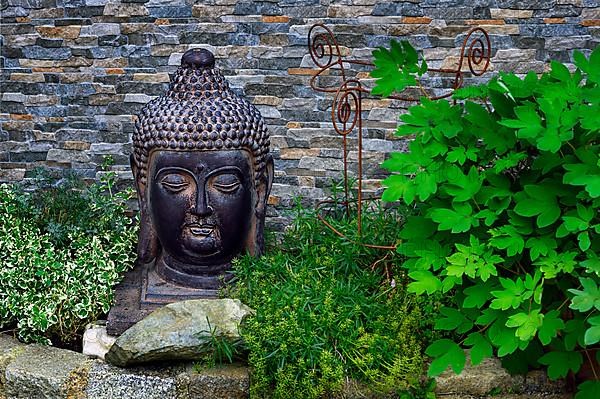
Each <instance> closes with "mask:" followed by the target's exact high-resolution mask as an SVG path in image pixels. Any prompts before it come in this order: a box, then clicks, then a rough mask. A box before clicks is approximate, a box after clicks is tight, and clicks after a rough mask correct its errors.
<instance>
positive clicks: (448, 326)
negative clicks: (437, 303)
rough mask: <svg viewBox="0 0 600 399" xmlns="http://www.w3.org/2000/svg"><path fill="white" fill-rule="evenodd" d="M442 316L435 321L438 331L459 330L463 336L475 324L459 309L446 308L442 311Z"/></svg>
mask: <svg viewBox="0 0 600 399" xmlns="http://www.w3.org/2000/svg"><path fill="white" fill-rule="evenodd" d="M440 314H441V316H438V317H437V318H436V320H435V329H436V330H448V331H452V330H457V332H458V333H459V334H461V333H464V332H466V331H468V330H470V329H471V327H473V322H472V321H470V320H469V319H467V318H466V317H465V316H464V314H463V313H461V312H460V311H459V310H457V309H454V308H449V307H447V306H444V307H442V308H441V309H440Z"/></svg>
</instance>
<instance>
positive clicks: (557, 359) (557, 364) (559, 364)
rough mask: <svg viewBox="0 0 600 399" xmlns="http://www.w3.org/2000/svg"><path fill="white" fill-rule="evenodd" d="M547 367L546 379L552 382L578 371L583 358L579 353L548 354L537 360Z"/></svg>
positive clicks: (557, 352)
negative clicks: (570, 372) (548, 378)
mask: <svg viewBox="0 0 600 399" xmlns="http://www.w3.org/2000/svg"><path fill="white" fill-rule="evenodd" d="M538 361H539V362H540V363H541V364H543V365H546V366H548V377H550V378H551V379H553V380H556V379H558V378H563V377H566V376H567V374H568V373H569V371H573V372H574V373H576V372H578V371H579V368H580V367H581V363H583V358H582V356H581V353H579V352H559V351H556V352H548V353H546V354H545V355H544V356H542V357H541V358H539V360H538Z"/></svg>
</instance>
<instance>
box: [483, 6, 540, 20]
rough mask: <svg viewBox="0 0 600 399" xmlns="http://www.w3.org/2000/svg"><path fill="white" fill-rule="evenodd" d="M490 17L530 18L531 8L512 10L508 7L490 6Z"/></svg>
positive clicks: (531, 14)
mask: <svg viewBox="0 0 600 399" xmlns="http://www.w3.org/2000/svg"><path fill="white" fill-rule="evenodd" d="M490 15H491V17H492V18H531V17H532V16H533V10H513V9H509V8H490Z"/></svg>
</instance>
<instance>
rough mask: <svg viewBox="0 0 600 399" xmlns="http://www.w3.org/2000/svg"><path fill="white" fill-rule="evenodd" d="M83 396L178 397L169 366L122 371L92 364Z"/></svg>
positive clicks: (102, 398) (105, 398)
mask: <svg viewBox="0 0 600 399" xmlns="http://www.w3.org/2000/svg"><path fill="white" fill-rule="evenodd" d="M88 381H89V382H88V385H87V388H86V391H85V392H86V394H87V395H88V398H94V399H140V398H144V399H170V398H176V397H177V384H176V378H175V376H174V371H173V369H172V368H170V367H144V368H131V369H121V368H118V367H114V366H111V365H108V364H106V363H104V362H102V361H99V360H97V361H94V363H93V364H92V367H91V369H90V372H89V379H88Z"/></svg>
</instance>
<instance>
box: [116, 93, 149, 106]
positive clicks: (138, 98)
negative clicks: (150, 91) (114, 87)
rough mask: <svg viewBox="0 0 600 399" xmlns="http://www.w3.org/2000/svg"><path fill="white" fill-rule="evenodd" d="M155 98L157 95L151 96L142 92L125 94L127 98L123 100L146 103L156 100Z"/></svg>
mask: <svg viewBox="0 0 600 399" xmlns="http://www.w3.org/2000/svg"><path fill="white" fill-rule="evenodd" d="M155 98H156V96H149V95H147V94H141V93H136V94H125V99H124V100H123V102H126V103H140V104H146V103H148V102H150V101H152V100H154V99H155Z"/></svg>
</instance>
